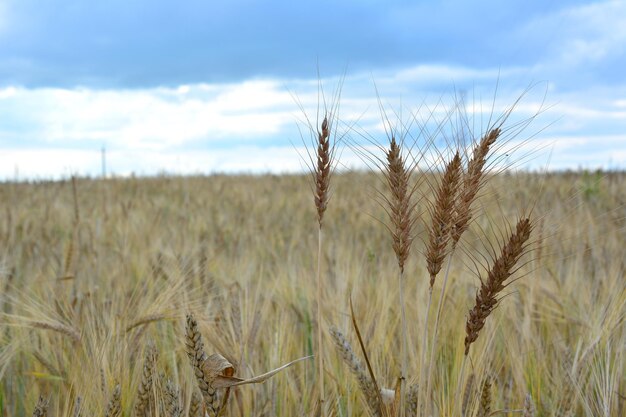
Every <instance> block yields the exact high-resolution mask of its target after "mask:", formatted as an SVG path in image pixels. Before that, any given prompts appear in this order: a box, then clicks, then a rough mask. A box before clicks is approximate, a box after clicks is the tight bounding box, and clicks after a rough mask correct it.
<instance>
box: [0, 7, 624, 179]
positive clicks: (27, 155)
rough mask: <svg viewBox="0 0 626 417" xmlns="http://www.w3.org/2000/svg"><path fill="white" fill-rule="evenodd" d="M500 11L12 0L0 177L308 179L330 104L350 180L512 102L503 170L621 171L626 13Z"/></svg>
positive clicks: (3, 64)
mask: <svg viewBox="0 0 626 417" xmlns="http://www.w3.org/2000/svg"><path fill="white" fill-rule="evenodd" d="M503 5H504V3H502V2H501V1H476V2H468V1H461V0H447V1H406V0H404V1H399V0H387V1H373V0H358V1H357V0H354V1H352V0H349V1H326V0H318V1H315V2H310V1H304V0H302V1H277V0H267V1H264V2H261V1H252V0H247V1H246V0H230V1H227V2H216V1H207V0H202V1H200V0H196V1H176V2H174V1H167V0H150V1H148V0H107V1H100V0H89V1H79V0H54V1H52V0H0V179H15V178H18V179H47V178H64V177H67V176H69V175H73V174H76V175H91V176H97V175H100V173H101V170H102V166H101V151H102V149H105V150H106V170H107V173H108V174H109V175H111V174H115V175H129V174H131V173H135V174H137V175H154V174H161V173H169V174H207V173H214V172H226V173H236V172H243V173H264V172H272V173H282V172H300V171H302V170H303V169H305V168H304V166H303V160H306V150H305V148H304V144H307V143H309V139H310V135H309V126H307V123H306V122H307V120H309V121H310V122H311V123H313V124H315V123H316V122H317V123H319V118H318V109H319V108H320V107H321V108H322V110H323V109H324V103H325V104H326V106H327V108H329V109H333V110H335V112H334V115H335V116H336V118H337V123H336V124H335V127H336V130H335V131H336V134H337V138H340V139H342V141H341V142H340V146H343V148H342V149H344V151H343V152H342V153H341V161H340V167H346V168H361V167H363V166H364V162H363V160H362V159H361V158H359V156H358V152H357V151H355V146H363V147H364V148H365V149H374V148H372V146H371V142H372V141H373V142H377V143H384V142H385V141H386V140H387V139H386V129H385V128H386V127H387V126H388V125H390V126H391V127H392V128H395V129H396V132H397V134H399V135H402V134H406V137H407V142H411V141H415V140H418V141H419V140H426V139H429V138H433V140H435V141H438V143H445V141H449V140H450V138H451V137H454V131H455V126H457V127H458V126H459V125H460V123H459V122H458V121H459V120H467V121H468V123H467V124H466V125H467V126H468V128H469V134H468V135H469V136H471V137H480V134H481V132H482V131H483V130H484V129H485V128H486V127H489V126H490V121H491V122H493V121H494V120H497V118H498V117H499V116H501V115H502V114H504V113H506V112H507V110H508V109H510V108H511V106H512V105H513V104H514V103H515V107H514V108H513V112H512V113H511V115H510V117H509V118H508V119H507V120H506V121H505V123H504V125H503V127H504V128H505V131H506V132H507V136H506V138H505V139H506V141H505V145H506V146H504V145H503V147H502V148H500V149H499V151H500V152H502V154H503V155H508V157H507V158H509V159H507V161H513V162H507V164H508V166H511V167H515V168H517V169H529V170H545V169H550V170H561V169H598V168H602V169H626V76H625V75H624V74H626V71H624V68H626V24H624V22H626V2H624V1H604V2H577V1H551V2H545V1H528V0H526V1H517V0H512V1H508V2H506V7H504V6H503ZM339 90H340V93H341V94H340V99H339V100H337V99H336V98H337V94H336V93H337V91H339ZM320 103H321V104H320ZM337 103H338V106H336V105H335V104H337ZM459 114H463V115H465V116H464V117H465V119H460V116H459ZM307 118H308V119H307ZM526 122H528V123H526ZM387 131H388V130H387ZM456 131H457V132H458V129H456ZM420 133H422V136H420ZM469 136H468V137H469Z"/></svg>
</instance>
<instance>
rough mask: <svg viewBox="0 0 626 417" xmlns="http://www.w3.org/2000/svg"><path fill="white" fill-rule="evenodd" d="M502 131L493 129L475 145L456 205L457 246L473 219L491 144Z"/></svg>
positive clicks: (455, 228)
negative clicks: (474, 207)
mask: <svg viewBox="0 0 626 417" xmlns="http://www.w3.org/2000/svg"><path fill="white" fill-rule="evenodd" d="M501 133H502V131H501V130H500V129H499V128H494V129H491V130H490V131H489V132H487V134H486V135H484V136H483V137H482V139H481V140H480V142H478V144H477V145H476V147H474V151H473V152H472V159H470V161H469V162H468V164H467V172H466V173H465V175H464V177H463V186H462V189H461V191H460V193H459V196H458V199H457V203H456V207H455V218H454V226H453V227H452V231H451V232H452V234H451V237H452V245H453V246H456V245H457V243H458V242H459V240H460V239H461V235H462V234H463V233H464V232H465V231H466V230H467V228H468V227H469V223H470V220H471V219H472V203H473V202H474V200H475V199H476V195H477V194H478V191H480V188H481V187H482V186H483V183H484V175H485V165H486V164H487V158H488V156H489V150H490V149H491V146H492V145H493V144H494V143H495V142H496V140H497V139H498V137H499V136H500V134H501Z"/></svg>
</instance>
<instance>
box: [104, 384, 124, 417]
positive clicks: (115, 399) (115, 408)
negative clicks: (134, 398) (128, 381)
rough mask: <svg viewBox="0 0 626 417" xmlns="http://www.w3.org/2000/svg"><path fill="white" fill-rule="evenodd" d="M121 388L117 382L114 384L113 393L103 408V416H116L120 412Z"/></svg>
mask: <svg viewBox="0 0 626 417" xmlns="http://www.w3.org/2000/svg"><path fill="white" fill-rule="evenodd" d="M121 395H122V388H121V387H120V385H119V384H117V385H116V386H115V388H114V389H113V393H112V394H111V398H110V399H109V402H108V404H107V406H106V408H105V409H104V417H118V416H119V415H121V414H122V400H121Z"/></svg>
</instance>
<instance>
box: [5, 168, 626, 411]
mask: <svg viewBox="0 0 626 417" xmlns="http://www.w3.org/2000/svg"><path fill="white" fill-rule="evenodd" d="M414 175H423V176H424V178H425V179H426V180H425V181H422V182H421V183H420V184H419V185H418V186H417V187H416V195H419V196H422V195H423V196H426V197H424V198H423V199H422V198H420V199H417V200H416V203H415V207H414V209H415V212H416V213H419V216H416V219H415V222H414V224H413V225H412V230H411V236H412V237H413V242H412V249H411V251H410V252H409V253H408V255H407V256H406V261H405V264H404V265H403V269H404V270H403V277H404V278H403V280H404V281H403V282H404V284H403V285H404V288H403V289H402V290H401V291H402V292H403V296H404V305H403V307H404V309H405V312H404V314H405V317H406V322H405V323H404V326H403V324H402V320H401V316H402V314H401V306H400V305H399V304H400V303H399V302H398V295H399V294H398V292H399V291H400V290H399V287H398V258H397V257H396V254H395V253H394V245H393V244H394V242H393V238H392V235H391V234H390V233H389V230H387V228H386V227H385V224H387V214H388V213H387V212H386V210H385V207H384V206H381V205H380V204H378V202H379V200H380V199H379V198H377V196H379V194H378V191H377V190H380V189H381V188H384V186H385V183H386V182H385V176H384V175H382V174H380V173H377V172H338V173H336V174H334V175H333V176H332V180H331V185H330V194H329V197H330V199H329V200H328V201H327V203H328V204H327V209H326V210H325V213H324V215H323V231H324V240H323V245H322V247H321V249H320V248H319V247H318V230H319V229H318V215H319V212H318V211H317V210H316V206H315V204H314V202H313V195H312V193H311V181H310V178H309V177H308V176H304V175H302V176H300V175H282V176H274V175H260V176H241V175H240V176H226V175H212V176H206V177H174V176H169V177H168V176H161V177H154V178H117V179H116V178H112V179H106V180H96V179H89V178H75V179H73V180H69V179H68V180H65V181H56V182H36V183H3V184H1V185H0V202H1V204H2V207H0V213H1V214H0V219H1V221H0V242H1V244H2V246H1V248H2V252H1V253H0V256H1V258H0V268H1V269H0V286H1V287H0V288H2V290H1V291H2V293H1V294H2V295H1V296H0V313H1V316H0V331H1V333H0V414H1V415H2V416H15V417H18V416H27V415H51V416H90V415H106V416H116V415H124V416H135V415H136V416H140V415H155V416H157V415H158V416H187V415H189V416H193V417H197V416H199V415H201V413H202V412H203V411H202V408H206V412H207V413H208V414H209V415H214V411H212V410H211V404H208V403H206V402H205V404H204V406H203V404H202V403H203V400H202V396H200V393H201V392H202V394H203V395H206V393H205V392H204V391H202V388H201V387H200V389H199V385H198V381H199V379H198V378H199V377H198V374H197V370H198V369H204V372H205V374H204V375H205V376H206V372H207V371H206V369H207V368H201V366H202V361H206V360H207V359H208V358H207V356H208V355H212V354H215V353H218V354H220V355H221V356H220V357H219V358H221V359H220V360H224V361H227V362H223V363H226V365H224V366H222V367H221V368H220V372H222V374H221V375H220V376H219V377H218V379H217V380H218V381H221V380H223V381H231V380H234V379H233V378H234V377H238V378H241V379H244V380H245V379H248V378H252V377H254V376H258V375H260V374H263V373H265V372H268V371H271V370H273V369H275V368H278V367H280V366H282V365H283V364H286V363H288V362H291V361H293V360H296V359H299V358H305V359H303V360H301V361H300V362H297V363H294V364H292V365H291V366H289V367H288V368H286V369H284V370H282V371H281V372H279V373H277V374H275V375H273V376H271V378H268V379H266V380H264V381H262V382H260V383H258V384H246V385H242V386H236V387H235V386H233V387H231V388H220V389H217V392H216V394H215V395H216V397H215V401H217V402H220V403H221V401H223V402H224V404H225V406H224V407H223V409H222V410H221V415H227V416H309V415H320V414H323V415H332V416H361V415H390V414H391V412H390V409H393V407H391V408H389V407H381V406H380V404H378V403H377V401H382V402H383V403H388V402H391V403H395V404H396V405H397V404H398V401H399V400H398V398H396V397H398V395H399V392H400V389H396V387H400V385H402V384H401V383H400V382H399V380H398V378H399V377H400V375H401V373H402V372H403V371H404V372H406V379H405V380H402V383H403V384H405V385H406V388H405V389H404V390H403V391H406V392H405V393H404V394H405V395H406V398H404V399H403V400H404V402H406V404H407V405H406V407H405V406H404V405H403V406H402V407H400V408H401V409H402V410H401V411H400V410H399V409H394V410H396V411H394V412H398V414H400V412H401V413H402V414H403V415H406V416H409V415H426V414H429V415H437V416H452V415H455V416H456V415H459V416H460V415H463V416H480V415H511V416H513V415H525V416H526V415H527V416H530V415H537V416H625V415H626V411H625V410H626V327H625V326H626V325H625V323H624V319H625V318H626V278H625V271H626V257H625V256H624V247H626V233H625V223H626V208H625V207H626V205H625V200H624V199H625V196H624V193H623V190H624V189H626V176H625V175H624V174H622V173H611V172H609V173H606V172H605V173H600V172H599V173H559V174H529V173H513V172H504V173H499V174H493V175H491V174H489V175H488V178H487V179H488V181H486V182H485V185H484V187H482V188H481V190H480V192H479V193H478V196H477V199H476V202H475V204H474V206H473V216H472V220H471V222H469V227H468V230H467V231H466V232H465V233H464V234H463V236H462V238H461V239H460V240H459V242H458V245H457V247H456V249H455V251H454V256H453V257H452V258H449V256H448V257H445V258H444V260H443V261H442V269H443V270H446V269H447V268H449V270H448V273H447V275H448V278H449V279H448V283H447V290H446V292H445V297H444V301H443V303H442V309H441V321H440V323H439V328H438V329H437V334H438V336H437V343H436V345H435V349H434V350H433V351H432V352H431V351H430V350H429V346H432V345H431V338H432V335H433V333H434V332H435V329H434V325H433V322H434V315H435V305H436V302H437V301H438V298H439V292H440V291H441V287H442V279H441V277H442V276H443V271H442V272H441V274H440V276H439V277H438V278H437V280H436V281H435V282H434V288H433V294H434V295H433V306H432V307H431V308H430V310H431V312H430V318H429V319H428V323H427V317H428V313H427V310H429V307H428V300H429V282H430V279H429V278H430V274H429V266H428V264H427V255H428V244H429V228H430V227H431V226H430V224H431V223H430V222H431V220H430V216H429V213H430V211H429V207H430V206H429V202H428V201H429V199H430V198H431V197H432V195H433V189H432V188H433V185H434V184H437V183H438V180H439V178H440V176H439V175H437V174H434V173H429V174H422V173H415V174H414ZM531 211H532V219H533V220H532V224H533V230H532V234H531V236H530V239H529V240H528V242H527V243H528V244H527V246H526V247H525V250H524V252H523V254H522V255H521V257H520V259H519V262H518V263H517V265H516V267H515V271H511V272H513V275H512V276H511V285H510V286H507V287H506V288H505V289H504V290H503V291H502V292H501V293H500V294H499V295H498V304H497V306H496V308H494V309H493V311H490V312H489V317H488V319H487V320H486V322H485V323H484V327H483V328H482V330H480V335H479V336H478V337H477V338H476V340H475V341H474V342H473V343H472V345H471V350H469V353H468V354H467V356H466V355H465V354H464V352H465V344H464V340H465V338H466V322H467V321H468V314H469V311H470V309H472V307H473V306H474V302H475V299H476V295H477V291H478V289H479V288H480V286H481V277H482V279H483V280H485V279H486V277H487V271H488V269H489V265H491V264H492V261H493V260H494V258H496V257H497V256H498V253H499V251H500V248H501V247H502V246H503V245H504V243H505V241H506V239H507V236H508V235H509V234H510V232H511V231H512V230H514V229H515V224H516V222H517V221H518V219H519V218H520V217H521V216H524V215H526V214H528V213H529V212H531ZM318 250H320V252H319V253H320V254H321V261H320V268H321V269H320V271H319V275H320V277H321V282H322V283H323V285H322V286H321V288H318V287H317V283H316V274H317V272H316V271H317V269H316V268H317V266H318V258H317V254H318ZM449 259H451V261H449ZM448 262H449V263H448ZM318 289H320V291H321V292H320V309H319V310H318V309H317V298H316V294H317V291H318ZM350 300H351V301H352V306H353V314H351V308H350ZM318 311H319V317H320V319H321V326H320V329H321V331H322V333H323V342H322V349H318V347H317V346H318V339H317V338H318V334H317V333H316V330H317V329H318V327H317V323H318V320H320V319H318V318H317V317H318V316H317V312H318ZM353 319H354V322H356V323H357V325H358V328H359V330H360V335H361V337H362V340H363V345H364V348H365V352H366V353H367V358H368V359H369V362H370V363H371V368H372V371H373V373H374V375H375V378H376V384H377V385H376V386H378V388H379V391H378V392H374V393H372V392H371V387H372V380H371V378H370V375H369V373H368V371H365V368H366V366H365V356H364V354H363V351H362V349H361V348H360V347H359V343H358V338H357V335H356V331H355V327H354V325H353ZM190 320H191V322H190ZM427 324H428V328H427V327H426V325H427ZM403 327H405V329H406V330H405V331H403ZM425 329H426V331H425ZM425 334H426V335H427V340H424V335H425ZM342 337H343V339H341V338H342ZM338 340H339V342H338ZM404 340H406V344H405V342H404ZM198 341H201V342H198ZM333 341H334V342H335V343H333ZM194 343H196V344H194ZM198 343H200V344H198ZM342 343H343V345H342ZM190 344H191V345H190ZM335 345H339V348H337V346H335ZM189 346H191V349H192V350H193V349H199V350H198V352H200V351H202V350H203V352H204V353H203V354H204V356H202V354H199V355H200V357H199V358H200V359H201V360H200V362H198V361H197V360H196V359H198V358H196V357H194V358H195V359H192V361H191V363H190V360H189V359H190V358H191V357H192V356H193V352H192V355H191V356H190V355H189V349H190V347H189ZM341 346H343V348H342V347H341ZM403 346H404V349H405V351H404V352H403ZM320 351H321V355H319V354H318V353H319V352H320ZM431 353H432V362H431V364H432V366H431V369H430V371H429V372H425V371H424V370H425V369H426V368H425V365H426V364H427V363H428V362H429V361H430V359H429V358H430V357H431ZM311 355H316V357H309V356H311ZM320 356H322V359H323V361H317V360H316V359H319V358H320ZM403 356H404V357H405V358H406V363H404V364H403ZM208 357H210V358H215V356H208ZM351 360H352V362H350V361H351ZM355 361H356V362H358V363H356V362H355ZM320 362H321V363H322V366H323V369H324V371H323V373H324V378H323V379H324V402H323V407H322V409H320V407H319V398H320V395H319V384H318V382H319V372H318V366H319V364H320ZM220 363H222V362H220ZM422 364H423V365H424V366H421V365H422ZM195 365H197V366H196V368H194V366H195ZM358 366H360V368H359V367H358ZM403 367H405V369H404V370H403V369H402V368H403ZM359 372H361V374H359ZM425 374H428V375H425ZM359 375H360V376H359ZM220 378H221V379H220ZM359 378H361V379H359ZM200 379H201V378H200ZM426 381H428V382H427V384H426ZM209 382H210V383H214V381H213V380H211V381H209ZM420 382H421V383H420ZM368 384H369V385H368ZM418 384H419V386H418ZM200 385H201V384H200ZM209 385H210V384H209ZM215 386H217V385H215ZM367 387H370V391H369V394H370V395H368V388H367ZM205 388H206V387H205ZM226 392H228V398H226V399H227V400H228V401H225V399H224V395H225V393H226ZM379 394H380V395H379ZM40 396H41V399H40V400H39V403H38V398H40ZM206 398H207V397H206V396H205V397H204V400H205V401H206ZM216 404H217V403H216ZM376 404H378V405H376ZM410 404H412V405H410ZM376 407H381V408H379V409H378V411H377V410H376ZM216 408H220V406H219V405H217V406H216ZM215 413H218V412H215Z"/></svg>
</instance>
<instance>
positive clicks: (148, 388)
mask: <svg viewBox="0 0 626 417" xmlns="http://www.w3.org/2000/svg"><path fill="white" fill-rule="evenodd" d="M157 356H158V353H157V349H156V346H155V345H154V343H149V344H148V346H147V347H146V356H145V359H144V363H143V369H142V373H141V381H140V382H139V387H138V388H137V402H136V403H135V416H136V417H144V416H148V415H149V409H150V402H151V401H150V400H151V398H152V395H151V394H152V385H153V382H154V374H155V371H156V361H157Z"/></svg>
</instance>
